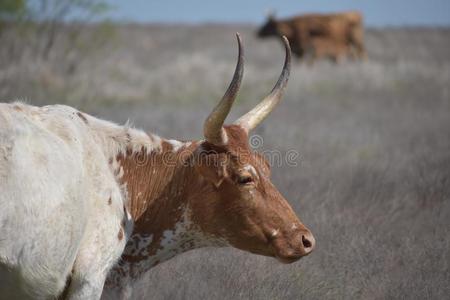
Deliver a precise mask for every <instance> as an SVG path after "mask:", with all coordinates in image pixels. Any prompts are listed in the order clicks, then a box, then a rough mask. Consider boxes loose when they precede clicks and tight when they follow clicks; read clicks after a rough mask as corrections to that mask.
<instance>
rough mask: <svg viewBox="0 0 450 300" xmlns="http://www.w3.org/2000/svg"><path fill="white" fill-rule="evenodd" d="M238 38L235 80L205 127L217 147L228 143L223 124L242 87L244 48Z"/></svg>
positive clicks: (206, 136) (206, 134)
mask: <svg viewBox="0 0 450 300" xmlns="http://www.w3.org/2000/svg"><path fill="white" fill-rule="evenodd" d="M236 38H237V41H238V47H239V54H238V61H237V64H236V69H235V70H234V75H233V79H232V80H231V83H230V85H229V86H228V89H227V91H226V92H225V95H223V97H222V100H220V102H219V103H218V104H217V106H216V107H215V108H214V109H213V111H212V112H211V114H210V115H209V116H208V118H207V119H206V121H205V123H204V125H203V133H204V136H205V138H206V140H207V141H208V142H210V143H212V144H216V145H222V144H225V143H226V140H227V137H226V133H225V131H224V130H223V128H222V126H223V122H224V121H225V119H226V118H227V116H228V113H229V112H230V109H231V106H232V105H233V102H234V99H236V95H237V93H238V91H239V87H240V86H241V81H242V75H243V73H244V50H243V48H242V40H241V36H240V35H239V33H236Z"/></svg>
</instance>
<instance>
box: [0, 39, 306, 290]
mask: <svg viewBox="0 0 450 300" xmlns="http://www.w3.org/2000/svg"><path fill="white" fill-rule="evenodd" d="M237 40H238V46H239V56H238V62H237V66H236V69H235V72H234V76H233V79H232V81H231V84H230V86H229V87H228V89H227V91H226V93H225V95H224V96H223V98H222V99H221V101H220V102H219V103H218V105H217V106H216V107H215V108H214V110H213V111H212V112H211V114H210V115H209V116H208V118H207V119H206V121H205V123H204V139H203V140H198V141H189V142H181V141H175V140H168V139H163V138H160V137H158V136H157V135H154V134H146V133H144V132H143V131H140V130H137V129H133V128H130V127H128V126H118V125H115V124H113V123H110V122H107V121H103V120H100V119H97V118H95V117H93V116H90V115H88V114H85V113H82V112H80V111H78V110H76V109H74V108H71V107H68V106H62V105H51V106H44V107H35V106H31V105H25V104H22V103H11V104H0V207H1V210H0V291H1V293H0V298H2V299H48V298H54V297H58V296H59V297H61V298H66V299H99V298H100V297H101V296H102V293H103V295H104V297H108V296H109V295H111V294H117V295H119V296H120V297H121V298H127V296H129V294H130V286H131V283H132V282H133V280H136V279H138V278H139V277H140V276H141V275H142V274H144V273H145V272H147V271H148V270H149V269H150V268H152V267H153V266H155V265H157V264H159V263H162V262H164V261H166V260H168V259H170V258H171V257H173V256H175V255H177V254H179V253H182V252H185V251H188V250H191V249H195V248H199V247H207V246H213V247H223V246H232V247H235V248H238V249H241V250H244V251H248V252H251V253H255V254H260V255H266V256H271V257H275V258H277V259H278V260H280V261H281V262H284V263H292V262H294V261H297V260H298V259H300V258H301V257H302V256H305V255H308V254H309V253H311V251H312V250H313V248H314V244H315V241H314V237H313V235H312V234H311V232H310V231H309V230H308V229H307V228H306V227H305V226H304V225H303V224H302V223H301V222H300V220H299V219H298V218H297V216H296V215H295V213H294V211H293V210H292V208H291V207H290V206H289V204H288V202H287V201H286V200H285V199H284V198H283V196H282V195H281V194H280V192H279V191H278V190H277V189H276V188H275V186H274V185H273V184H272V183H271V181H270V166H269V164H268V162H267V161H266V159H265V158H264V157H263V156H262V155H260V154H258V153H255V152H253V151H252V150H251V149H250V147H249V144H248V135H249V132H250V131H251V130H253V129H254V128H255V127H256V126H258V124H260V123H261V122H262V121H263V120H264V119H265V118H266V117H267V115H268V114H269V113H270V112H271V111H272V110H273V109H274V107H275V106H276V105H277V104H278V102H279V101H280V100H281V98H282V95H283V92H284V90H285V87H286V84H287V82H288V77H289V72H290V64H291V62H290V60H291V56H290V48H289V44H288V41H287V39H286V38H284V45H285V47H286V57H285V63H284V67H283V70H282V73H281V75H280V77H279V79H278V82H277V83H276V85H275V87H274V88H273V90H272V92H271V93H270V94H269V95H268V96H267V97H266V98H265V99H263V100H262V102H260V103H259V104H258V105H257V106H256V107H255V108H253V109H252V110H251V111H250V112H248V113H247V114H245V115H244V116H242V117H241V118H239V119H238V120H237V121H236V122H234V123H233V124H231V125H224V121H225V118H226V117H227V115H228V113H229V111H230V109H231V106H232V104H233V102H234V100H235V98H236V94H237V92H238V90H239V86H240V84H241V79H242V75H243V63H244V61H243V49H242V43H241V39H240V37H239V35H237Z"/></svg>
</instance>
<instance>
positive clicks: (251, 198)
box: [190, 35, 315, 262]
mask: <svg viewBox="0 0 450 300" xmlns="http://www.w3.org/2000/svg"><path fill="white" fill-rule="evenodd" d="M283 41H284V44H285V47H286V58H285V64H284V67H283V71H282V73H281V75H280V78H279V79H278V82H277V84H276V85H275V87H274V88H273V90H272V92H271V93H270V94H269V95H268V96H267V97H266V98H265V99H264V100H263V101H261V103H259V104H258V105H257V106H256V107H255V108H254V109H253V110H251V111H250V112H248V113H247V114H245V115H244V116H242V117H241V118H240V119H239V120H237V121H236V122H235V123H234V124H232V125H229V126H224V125H223V124H224V121H225V118H226V117H227V115H228V113H229V111H230V109H231V106H232V104H233V102H234V99H235V97H236V94H237V92H238V90H239V86H240V82H241V79H242V74H243V50H242V45H241V40H240V37H239V35H238V44H239V59H238V63H237V66H236V71H235V73H234V77H233V80H232V82H231V84H230V86H229V88H228V90H227V92H226V93H225V95H224V97H223V98H222V100H221V101H220V103H219V104H218V105H217V106H216V108H215V109H214V110H213V112H212V113H211V114H210V115H209V117H208V118H207V120H206V122H205V124H204V136H205V140H204V141H203V142H202V143H201V145H200V146H199V148H198V149H197V151H196V153H195V169H196V173H197V174H198V176H199V178H200V179H199V180H200V186H199V187H198V189H199V192H200V193H201V197H197V198H194V199H192V200H191V201H190V208H191V213H192V218H193V221H194V222H195V223H196V224H197V225H199V226H200V227H201V229H202V231H204V232H207V233H209V234H211V235H213V236H216V237H220V238H223V239H225V240H226V241H227V242H228V243H230V244H231V245H232V246H234V247H237V248H239V249H242V250H246V251H250V252H253V253H257V254H262V255H267V256H273V257H277V258H278V259H279V260H280V261H283V262H293V261H296V260H297V259H299V258H300V257H302V256H305V255H307V254H309V253H310V252H311V251H312V249H313V248H314V244H315V241H314V237H313V236H312V234H311V232H310V231H309V230H308V229H307V228H306V227H305V226H304V225H303V224H302V223H301V222H300V220H299V219H298V218H297V216H296V215H295V213H294V211H293V210H292V208H291V207H290V206H289V204H288V202H287V201H286V200H285V199H284V198H283V196H282V195H281V194H280V192H279V191H278V190H277V189H276V188H275V186H274V185H273V184H272V183H271V181H270V165H269V163H268V162H267V161H266V159H265V158H264V157H263V156H262V155H260V154H258V153H256V152H254V151H252V149H251V148H250V146H249V144H248V133H249V132H250V131H251V130H252V129H254V128H255V127H256V126H257V125H258V124H259V123H261V122H262V121H263V120H264V119H265V118H266V117H267V115H268V114H269V113H270V112H271V111H272V110H273V108H274V107H275V106H276V105H277V104H278V102H279V101H280V100H281V97H282V94H283V91H284V89H285V87H286V84H287V81H288V78H289V72H290V48H289V43H288V41H287V39H286V38H284V39H283ZM205 202H206V203H205Z"/></svg>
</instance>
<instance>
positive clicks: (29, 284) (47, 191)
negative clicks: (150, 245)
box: [0, 103, 161, 299]
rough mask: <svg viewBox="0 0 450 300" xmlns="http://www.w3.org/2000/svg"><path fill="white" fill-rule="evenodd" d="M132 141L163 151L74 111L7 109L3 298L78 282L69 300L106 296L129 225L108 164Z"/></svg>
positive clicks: (2, 166) (0, 250)
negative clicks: (120, 235) (122, 233)
mask: <svg viewBox="0 0 450 300" xmlns="http://www.w3.org/2000/svg"><path fill="white" fill-rule="evenodd" d="M130 140H132V141H133V143H132V147H133V150H141V149H142V148H144V149H146V150H147V151H152V150H155V149H158V148H159V147H160V144H161V143H160V139H159V138H158V137H156V136H150V137H149V136H148V135H146V134H145V133H143V132H142V131H138V130H135V129H131V128H128V127H123V126H117V125H115V124H113V123H109V122H106V121H101V120H98V119H96V118H94V117H91V116H88V115H86V114H80V113H79V112H78V111H77V110H75V109H73V108H71V107H67V106H61V105H55V106H46V107H41V108H38V107H34V106H29V105H25V104H21V103H14V104H0V291H1V292H0V299H48V298H52V297H54V296H57V295H58V294H59V293H60V292H61V291H62V290H63V289H64V286H65V284H66V278H67V277H68V276H69V275H70V274H72V276H71V277H72V278H71V280H72V281H71V284H70V288H69V298H70V299H98V298H100V295H101V293H102V289H103V284H104V280H105V277H106V275H107V272H108V271H109V269H110V268H111V267H112V266H113V264H115V263H116V261H117V259H118V258H119V257H120V255H121V253H122V251H123V249H124V246H125V238H122V239H119V238H118V232H119V230H121V222H122V220H123V219H124V218H125V219H124V220H128V221H130V220H129V217H127V216H124V201H125V199H124V196H123V194H122V192H121V187H119V185H118V184H117V181H116V179H115V177H114V174H113V171H112V167H111V166H109V162H110V161H111V159H112V158H115V157H116V155H117V154H118V153H120V152H123V151H125V150H126V146H127V145H129V144H130V143H129V142H130ZM109 199H111V200H109ZM127 231H128V230H127Z"/></svg>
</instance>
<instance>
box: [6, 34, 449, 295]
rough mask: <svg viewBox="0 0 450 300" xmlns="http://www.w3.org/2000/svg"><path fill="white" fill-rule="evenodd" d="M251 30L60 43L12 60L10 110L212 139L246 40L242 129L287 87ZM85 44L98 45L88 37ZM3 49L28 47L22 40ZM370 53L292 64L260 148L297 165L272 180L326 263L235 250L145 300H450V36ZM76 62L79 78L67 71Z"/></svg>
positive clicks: (396, 40) (151, 279)
mask: <svg viewBox="0 0 450 300" xmlns="http://www.w3.org/2000/svg"><path fill="white" fill-rule="evenodd" d="M254 30H255V28H253V27H251V26H238V25H236V26H219V25H207V26H206V25H205V26H190V27H185V26H157V25H153V26H138V25H123V26H116V27H115V29H114V32H115V33H114V38H113V39H111V40H104V41H102V42H101V44H100V45H97V44H95V45H97V46H96V48H98V49H97V51H93V52H89V53H84V52H82V51H81V52H80V51H73V52H71V53H74V54H67V53H65V52H64V50H63V49H65V48H66V47H64V43H65V42H64V40H63V39H62V40H59V41H58V42H57V44H56V47H55V50H54V52H53V53H52V54H51V57H50V59H49V61H45V62H44V61H39V60H33V59H32V57H33V55H32V53H31V54H30V53H28V54H26V53H25V54H23V55H19V57H18V58H15V59H14V60H10V59H8V55H7V54H5V53H4V52H2V51H3V50H4V48H3V46H2V47H1V49H0V54H1V56H0V57H1V61H0V98H1V99H3V100H4V101H10V100H14V99H25V100H26V101H28V102H31V103H36V104H46V103H67V104H70V105H74V106H77V107H78V108H80V109H83V110H86V111H87V112H90V113H92V114H95V115H98V116H100V117H103V118H107V119H112V120H116V121H118V122H125V121H126V120H127V119H130V120H131V121H132V122H133V123H134V124H135V125H136V126H138V127H142V128H144V129H146V130H149V131H152V132H156V133H159V134H161V135H163V136H167V137H175V138H180V139H190V138H200V137H201V132H202V131H201V126H202V124H201V122H202V120H203V119H204V117H205V116H206V115H207V114H208V112H209V110H210V109H211V108H212V107H213V106H214V104H215V102H216V101H217V100H218V99H219V97H220V96H221V94H222V93H223V91H224V90H225V88H226V85H227V84H228V80H229V79H230V77H231V74H232V71H233V68H234V64H235V59H236V52H237V50H236V45H235V40H234V32H235V31H239V32H241V33H242V36H243V38H244V45H245V50H246V58H247V60H246V69H245V77H244V83H243V87H242V91H241V93H240V97H239V99H238V103H237V104H236V107H235V108H234V110H233V112H232V116H231V117H230V120H232V119H233V118H235V117H237V116H238V115H239V114H241V113H243V112H244V111H245V110H247V109H249V108H250V107H251V106H252V105H254V104H255V103H256V102H257V100H258V99H260V98H261V97H262V96H263V95H264V94H265V93H266V92H268V91H269V90H270V88H271V85H272V84H273V83H274V81H275V80H276V77H277V76H278V72H279V71H280V69H281V66H282V60H283V51H282V47H281V45H280V43H278V42H277V41H275V40H267V41H266V40H264V41H262V40H257V39H256V38H255V37H254ZM84 35H85V40H84V41H85V42H89V40H90V38H89V37H91V36H92V28H90V27H87V28H86V30H85V32H84ZM2 39H3V40H2V45H5V44H4V43H12V42H14V43H16V44H17V45H18V46H17V45H16V47H19V49H23V48H21V47H25V48H26V44H25V45H24V42H23V40H21V39H20V38H19V37H18V36H15V35H14V34H12V35H10V36H9V37H8V38H6V37H5V36H3V37H2ZM91 39H92V38H91ZM366 41H367V48H368V50H369V57H370V59H369V61H368V62H363V63H352V62H346V63H344V64H342V65H339V66H335V65H333V64H331V63H328V62H320V63H318V64H317V65H315V66H313V67H308V66H307V65H304V64H299V63H298V64H295V66H294V68H293V70H292V77H291V80H290V83H289V88H288V91H287V93H286V97H285V99H284V102H283V103H282V104H281V105H280V107H279V108H277V110H276V111H275V112H274V113H273V114H272V115H271V116H270V118H269V119H268V120H267V121H266V122H265V123H264V124H263V125H262V126H261V127H260V128H258V130H257V131H256V132H255V133H257V134H259V135H261V136H262V137H263V138H264V145H263V147H262V148H261V149H259V150H264V149H278V150H280V151H288V150H291V149H294V150H297V151H299V152H300V154H301V157H300V160H299V166H298V167H292V166H287V165H283V166H281V167H277V168H274V169H273V181H274V182H275V183H276V185H277V186H278V188H279V189H280V190H281V191H282V192H283V194H284V195H285V196H286V198H287V199H289V201H290V203H291V204H292V206H293V207H294V208H295V210H296V211H297V213H298V214H299V216H300V217H301V219H302V221H303V222H304V223H305V224H306V225H308V226H309V227H310V229H311V230H312V231H313V233H314V234H315V237H316V240H317V248H316V250H315V252H314V253H313V254H312V255H311V256H309V257H307V258H305V259H303V260H301V261H300V262H298V263H295V264H292V265H280V264H279V263H278V262H276V261H274V260H273V259H269V258H264V257H258V256H254V255H250V254H247V253H243V252H240V251H238V250H234V249H200V250H195V251H192V252H189V253H186V254H183V255H180V256H178V257H176V258H174V259H172V260H171V261H168V262H166V263H164V264H161V265H159V266H157V267H156V268H154V269H153V270H152V271H151V272H150V273H149V274H147V275H146V276H145V278H143V279H142V280H141V281H139V282H137V283H136V286H135V289H134V297H135V298H136V299H143V298H152V299H445V298H447V297H448V295H449V294H450V284H449V283H450V272H449V263H450V251H449V246H450V232H449V230H450V91H449V89H450V54H449V53H450V30H448V29H420V28H416V29H383V30H369V32H368V34H367V37H366ZM58 43H59V44H58ZM92 43H95V40H94V41H92ZM8 45H9V44H8ZM58 45H59V46H58ZM70 55H72V56H70ZM68 60H70V61H71V62H72V63H73V61H75V64H76V68H75V70H73V71H68V70H66V69H65V68H64V66H65V63H67V61H68Z"/></svg>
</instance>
